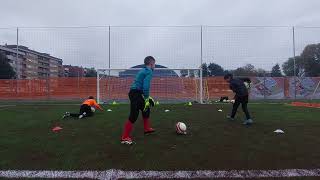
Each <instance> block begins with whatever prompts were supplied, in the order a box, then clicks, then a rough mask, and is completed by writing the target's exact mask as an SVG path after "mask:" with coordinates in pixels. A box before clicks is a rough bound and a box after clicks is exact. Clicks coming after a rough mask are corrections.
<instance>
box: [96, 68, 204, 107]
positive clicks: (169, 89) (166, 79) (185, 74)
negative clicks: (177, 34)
mask: <svg viewBox="0 0 320 180" xmlns="http://www.w3.org/2000/svg"><path fill="white" fill-rule="evenodd" d="M141 69H142V68H130V69H98V70H97V94H96V97H97V101H98V103H108V102H113V101H116V102H128V92H129V89H130V86H131V84H132V82H133V81H134V78H135V76H136V74H137V73H138V72H139V70H141ZM200 72H201V69H199V68H196V69H170V68H156V69H155V70H154V72H153V79H152V82H151V89H150V94H151V96H152V97H154V98H155V99H156V100H157V101H160V102H165V103H179V102H198V103H202V102H203V91H202V83H203V80H202V75H201V73H200Z"/></svg>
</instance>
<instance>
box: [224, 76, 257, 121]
mask: <svg viewBox="0 0 320 180" xmlns="http://www.w3.org/2000/svg"><path fill="white" fill-rule="evenodd" d="M224 79H225V80H226V81H227V82H228V83H229V84H230V89H231V90H232V91H233V92H234V93H235V97H234V99H235V102H234V104H233V107H232V112H231V115H230V116H228V119H230V120H234V117H235V115H236V113H237V109H238V107H239V105H240V104H241V105H242V110H243V112H244V113H245V115H246V120H245V121H244V123H243V124H244V125H251V124H252V123H253V121H252V119H251V116H250V113H249V111H248V102H249V92H248V89H249V88H250V83H251V80H250V79H249V78H243V79H237V78H233V75H232V74H227V75H225V76H224Z"/></svg>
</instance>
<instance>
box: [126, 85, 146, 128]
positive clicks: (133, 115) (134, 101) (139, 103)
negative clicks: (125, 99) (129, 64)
mask: <svg viewBox="0 0 320 180" xmlns="http://www.w3.org/2000/svg"><path fill="white" fill-rule="evenodd" d="M142 94H143V92H142V91H141V90H134V89H132V90H130V92H129V99H130V115H129V120H130V121H131V122H132V123H134V122H136V121H137V119H138V116H139V111H142V117H143V118H149V116H150V108H148V109H147V110H146V111H145V112H144V111H143V109H144V105H145V103H144V98H143V96H142Z"/></svg>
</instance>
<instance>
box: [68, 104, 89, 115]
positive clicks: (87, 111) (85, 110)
mask: <svg viewBox="0 0 320 180" xmlns="http://www.w3.org/2000/svg"><path fill="white" fill-rule="evenodd" d="M84 112H85V113H86V114H85V115H84V116H85V117H89V116H93V112H92V111H91V107H90V106H89V105H87V104H82V105H81V106H80V112H79V113H70V116H71V117H79V116H80V115H82V114H83V113H84Z"/></svg>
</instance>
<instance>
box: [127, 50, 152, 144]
mask: <svg viewBox="0 0 320 180" xmlns="http://www.w3.org/2000/svg"><path fill="white" fill-rule="evenodd" d="M155 62H156V60H155V59H154V58H153V57H152V56H147V57H146V58H145V59H144V64H145V67H144V68H143V69H142V70H140V71H139V72H138V74H137V75H136V78H135V80H134V82H133V84H132V85H131V88H130V91H129V99H130V115H129V118H128V120H127V121H126V122H125V125H124V130H123V133H122V136H121V143H122V144H128V145H131V144H132V143H133V141H132V138H131V131H132V129H133V124H134V123H135V122H136V120H137V119H138V116H139V111H142V117H143V124H144V133H145V134H149V133H153V132H155V130H154V129H153V128H151V127H150V120H149V117H150V107H152V106H154V100H153V99H152V98H151V97H150V96H149V90H150V82H151V79H152V74H153V70H154V68H155Z"/></svg>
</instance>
